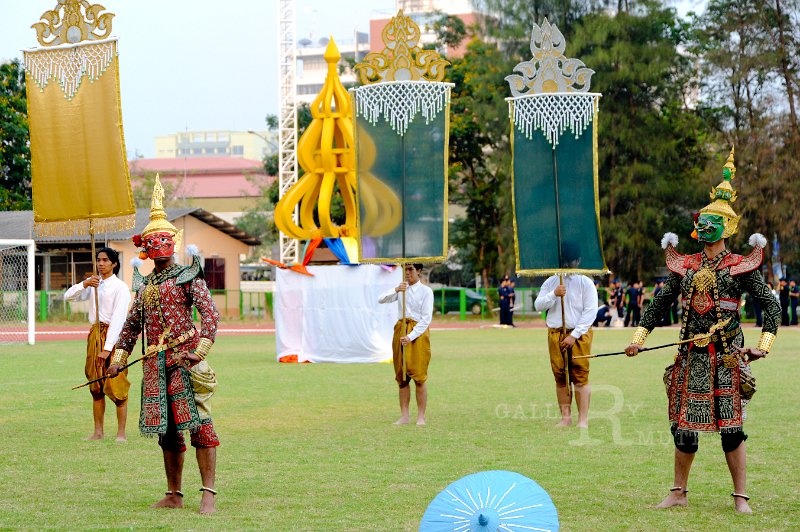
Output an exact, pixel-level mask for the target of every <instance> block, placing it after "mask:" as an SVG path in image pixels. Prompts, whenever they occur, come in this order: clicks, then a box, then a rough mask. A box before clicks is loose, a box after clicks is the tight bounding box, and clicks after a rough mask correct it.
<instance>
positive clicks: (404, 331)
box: [400, 262, 408, 382]
mask: <svg viewBox="0 0 800 532" xmlns="http://www.w3.org/2000/svg"><path fill="white" fill-rule="evenodd" d="M400 268H401V269H402V270H403V282H404V283H405V282H406V263H405V262H401V263H400ZM406 290H408V284H406ZM406 290H403V318H402V319H403V321H402V325H401V330H400V333H401V336H400V338H402V337H403V336H408V334H407V328H408V327H407V325H406ZM400 359H401V365H402V367H403V382H405V381H406V346H405V344H403V342H400Z"/></svg>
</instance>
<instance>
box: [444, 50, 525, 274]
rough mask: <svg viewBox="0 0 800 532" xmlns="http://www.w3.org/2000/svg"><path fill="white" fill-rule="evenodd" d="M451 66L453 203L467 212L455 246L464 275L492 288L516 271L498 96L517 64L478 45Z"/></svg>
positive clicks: (504, 109)
mask: <svg viewBox="0 0 800 532" xmlns="http://www.w3.org/2000/svg"><path fill="white" fill-rule="evenodd" d="M451 62H452V65H451V68H450V69H448V81H451V82H453V83H454V84H455V87H454V88H453V94H452V97H451V109H450V172H449V175H450V198H451V200H452V201H453V202H455V203H457V204H459V205H463V206H464V207H465V208H466V211H467V212H466V217H465V218H463V219H459V220H456V222H455V223H454V224H453V228H452V232H451V243H452V245H453V246H455V247H456V248H457V249H458V252H457V259H458V262H460V263H461V264H463V265H464V271H465V273H467V274H470V273H471V272H479V273H480V276H481V279H482V282H483V286H490V284H491V282H492V281H493V280H494V279H495V278H497V277H499V276H501V275H502V274H503V273H505V272H506V271H513V270H514V254H513V249H514V248H513V244H512V242H513V234H512V227H513V224H512V222H511V216H512V213H511V179H510V170H511V150H510V146H509V122H508V104H507V103H506V102H505V100H504V97H505V91H502V90H498V87H502V86H504V85H505V84H506V82H505V80H504V79H503V78H504V77H505V76H506V75H507V74H508V73H509V72H511V69H512V67H513V64H512V63H511V62H510V61H509V59H508V57H507V56H504V55H503V54H502V53H501V52H500V51H499V50H498V48H497V46H495V45H493V44H489V43H486V42H484V41H481V40H479V39H473V40H472V41H471V42H470V43H469V44H468V45H467V52H466V54H465V55H464V57H462V58H460V59H452V60H451Z"/></svg>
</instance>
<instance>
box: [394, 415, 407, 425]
mask: <svg viewBox="0 0 800 532" xmlns="http://www.w3.org/2000/svg"><path fill="white" fill-rule="evenodd" d="M394 424H395V425H408V418H407V417H405V416H404V417H401V418H400V419H398V420H397V421H395V422H394Z"/></svg>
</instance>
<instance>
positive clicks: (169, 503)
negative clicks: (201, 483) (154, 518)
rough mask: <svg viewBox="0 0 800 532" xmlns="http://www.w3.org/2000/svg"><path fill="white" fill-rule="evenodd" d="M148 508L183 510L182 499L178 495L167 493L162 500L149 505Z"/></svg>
mask: <svg viewBox="0 0 800 532" xmlns="http://www.w3.org/2000/svg"><path fill="white" fill-rule="evenodd" d="M150 508H183V499H181V498H180V497H179V496H178V495H173V494H169V493H168V494H166V495H165V496H164V498H163V499H161V500H160V501H158V502H157V503H155V504H153V505H151V506H150Z"/></svg>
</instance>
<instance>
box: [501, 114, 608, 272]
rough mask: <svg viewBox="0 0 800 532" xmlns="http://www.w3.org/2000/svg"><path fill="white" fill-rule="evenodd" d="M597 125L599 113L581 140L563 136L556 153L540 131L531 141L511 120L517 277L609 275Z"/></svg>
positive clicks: (559, 139) (533, 134)
mask: <svg viewBox="0 0 800 532" xmlns="http://www.w3.org/2000/svg"><path fill="white" fill-rule="evenodd" d="M512 116H513V113H512ZM596 125H597V115H596V114H595V115H594V117H593V119H592V120H591V122H590V123H589V124H588V126H587V127H586V129H585V130H584V131H583V132H582V134H580V135H579V137H578V138H575V137H576V135H575V133H573V132H571V131H569V130H566V131H563V132H562V133H561V134H560V135H558V137H557V140H558V143H557V144H556V146H555V148H554V147H553V145H552V144H551V143H550V141H549V139H548V138H547V136H546V135H545V134H544V133H543V132H542V131H541V130H535V131H533V133H532V135H531V136H530V138H528V136H526V135H525V134H523V133H522V132H521V131H520V130H519V129H517V128H516V127H515V125H514V123H513V120H512V125H511V129H512V132H513V133H512V137H513V141H512V154H513V159H514V163H513V177H512V179H513V187H514V190H513V193H514V196H513V201H514V225H515V232H514V238H515V247H516V255H517V272H518V273H521V274H528V275H550V274H553V273H559V272H561V273H567V272H575V273H589V274H592V273H597V274H599V273H606V272H608V268H607V267H606V264H605V259H604V258H603V248H602V243H601V237H600V217H599V214H600V213H599V204H598V182H597V163H596V157H595V154H596V150H597V147H596V139H597V131H596Z"/></svg>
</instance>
